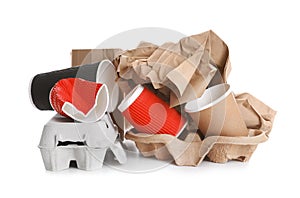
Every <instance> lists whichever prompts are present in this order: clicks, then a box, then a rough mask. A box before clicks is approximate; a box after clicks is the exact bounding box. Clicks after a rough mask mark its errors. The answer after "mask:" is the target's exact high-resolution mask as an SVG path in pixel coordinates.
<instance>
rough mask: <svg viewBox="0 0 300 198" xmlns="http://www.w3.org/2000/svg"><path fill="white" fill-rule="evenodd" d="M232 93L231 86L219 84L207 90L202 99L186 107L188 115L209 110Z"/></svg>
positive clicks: (193, 101)
mask: <svg viewBox="0 0 300 198" xmlns="http://www.w3.org/2000/svg"><path fill="white" fill-rule="evenodd" d="M230 93H231V89H230V85H229V84H225V83H223V84H219V85H215V86H213V87H210V88H208V89H206V90H205V92H204V93H203V95H202V96H201V97H200V98H197V99H195V100H192V101H190V102H188V103H187V104H186V105H185V108H184V109H185V111H186V112H187V113H194V112H199V111H202V110H204V109H208V108H210V107H212V106H214V105H216V104H218V103H219V102H221V101H222V100H224V99H225V98H226V97H227V96H228V95H229V94H230Z"/></svg>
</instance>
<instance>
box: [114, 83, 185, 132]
mask: <svg viewBox="0 0 300 198" xmlns="http://www.w3.org/2000/svg"><path fill="white" fill-rule="evenodd" d="M118 109H119V110H120V111H121V112H122V114H123V116H124V117H125V118H126V119H127V120H128V121H129V122H130V124H132V126H133V127H134V128H135V129H136V130H138V131H139V132H142V133H149V134H169V135H173V136H178V135H179V134H180V133H181V132H182V131H183V130H184V128H185V127H186V125H187V122H186V120H185V118H183V117H182V116H181V115H180V114H179V113H178V112H177V111H176V110H175V109H173V108H170V107H169V105H168V104H167V103H166V102H164V101H163V100H162V99H160V98H159V97H157V96H156V95H155V94H154V93H152V92H151V91H149V90H148V89H147V88H145V87H143V86H141V85H137V86H136V87H135V88H134V89H133V90H132V91H131V92H130V93H129V94H128V95H127V96H126V97H125V98H124V99H123V101H122V102H121V104H120V105H119V106H118Z"/></svg>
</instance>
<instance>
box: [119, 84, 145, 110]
mask: <svg viewBox="0 0 300 198" xmlns="http://www.w3.org/2000/svg"><path fill="white" fill-rule="evenodd" d="M143 90H144V87H143V86H142V85H137V86H136V87H135V88H133V89H132V90H131V91H130V92H129V93H128V94H127V95H126V96H125V98H124V99H123V100H122V102H121V103H120V105H119V106H118V109H119V110H120V111H121V112H124V111H125V110H126V109H127V108H128V107H129V106H130V105H131V104H132V103H133V102H134V101H135V100H136V99H137V98H138V97H139V96H140V95H141V93H142V92H143Z"/></svg>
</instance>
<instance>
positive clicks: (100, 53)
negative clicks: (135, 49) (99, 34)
mask: <svg viewBox="0 0 300 198" xmlns="http://www.w3.org/2000/svg"><path fill="white" fill-rule="evenodd" d="M121 52H122V50H121V49H73V50H72V52H71V56H72V67H73V66H78V65H85V64H91V63H96V62H100V61H102V60H104V59H108V60H110V61H113V60H114V59H115V58H116V57H118V56H119V55H120V53H121Z"/></svg>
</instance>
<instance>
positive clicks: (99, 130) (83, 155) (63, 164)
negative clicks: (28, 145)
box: [39, 114, 127, 171]
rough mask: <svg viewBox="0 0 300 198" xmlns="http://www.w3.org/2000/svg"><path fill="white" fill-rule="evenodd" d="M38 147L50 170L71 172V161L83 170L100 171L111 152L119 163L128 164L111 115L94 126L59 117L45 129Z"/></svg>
mask: <svg viewBox="0 0 300 198" xmlns="http://www.w3.org/2000/svg"><path fill="white" fill-rule="evenodd" d="M39 148H40V151H41V154H42V158H43V161H44V165H45V168H46V170H50V171H60V170H64V169H68V168H69V166H70V162H71V161H76V164H77V167H78V168H79V169H82V170H95V169H98V168H101V167H102V165H103V161H104V158H105V154H106V151H107V150H108V149H110V150H111V151H112V153H113V154H114V155H115V159H116V160H118V161H119V163H120V164H123V163H125V162H126V161H127V157H126V153H125V151H124V149H123V147H122V145H121V142H120V140H119V138H118V129H117V127H116V126H115V125H114V124H113V122H112V120H111V118H110V116H109V114H105V115H104V117H103V118H102V119H101V120H100V121H97V122H95V123H80V122H74V121H73V120H71V119H68V118H65V117H63V116H60V115H58V114H57V115H55V116H54V117H53V118H52V119H51V120H50V121H49V122H48V123H47V124H46V125H45V126H44V129H43V133H42V137H41V140H40V144H39Z"/></svg>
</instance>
